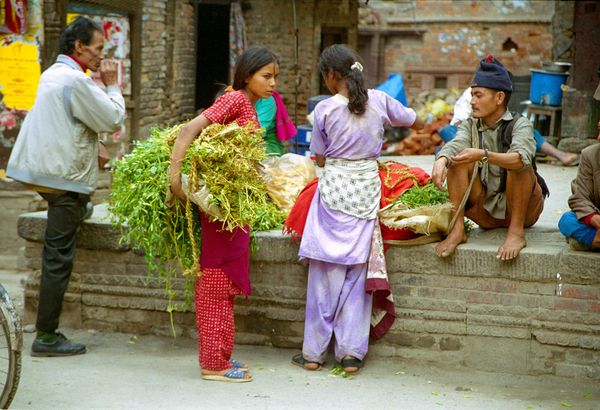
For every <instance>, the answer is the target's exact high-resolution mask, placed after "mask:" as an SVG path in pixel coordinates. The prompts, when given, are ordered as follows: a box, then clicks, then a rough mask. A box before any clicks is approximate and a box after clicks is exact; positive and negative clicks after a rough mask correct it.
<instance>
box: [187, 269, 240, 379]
mask: <svg viewBox="0 0 600 410" xmlns="http://www.w3.org/2000/svg"><path fill="white" fill-rule="evenodd" d="M240 293H241V292H240V289H239V288H238V287H237V286H236V285H235V284H234V283H233V282H232V281H231V280H229V278H228V277H227V274H226V273H225V272H223V271H222V270H221V269H205V270H204V271H203V275H202V276H201V277H199V278H198V279H197V280H196V291H195V294H194V302H195V303H196V325H197V326H198V360H199V362H200V367H201V368H202V369H206V370H225V369H229V368H231V367H233V366H232V365H231V363H230V362H229V359H231V355H232V353H233V338H234V335H235V322H234V314H233V299H234V297H235V295H239V294H240Z"/></svg>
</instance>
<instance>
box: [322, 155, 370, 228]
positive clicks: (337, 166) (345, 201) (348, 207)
mask: <svg viewBox="0 0 600 410" xmlns="http://www.w3.org/2000/svg"><path fill="white" fill-rule="evenodd" d="M319 192H320V194H321V198H322V199H323V201H324V202H325V204H327V206H329V208H331V209H333V210H336V211H340V212H344V213H346V214H348V215H352V216H355V217H357V218H360V219H367V220H370V219H375V218H376V217H377V210H378V209H379V199H380V197H381V181H380V179H379V170H378V166H377V160H374V159H368V160H367V159H365V160H346V159H339V158H327V159H326V161H325V169H324V172H323V175H322V176H321V178H320V179H319Z"/></svg>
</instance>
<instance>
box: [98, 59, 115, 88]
mask: <svg viewBox="0 0 600 410" xmlns="http://www.w3.org/2000/svg"><path fill="white" fill-rule="evenodd" d="M118 68H119V65H118V64H117V62H116V61H115V60H102V62H101V63H100V79H101V80H102V82H103V83H104V85H105V86H107V87H108V86H109V85H117V79H118V75H117V70H118Z"/></svg>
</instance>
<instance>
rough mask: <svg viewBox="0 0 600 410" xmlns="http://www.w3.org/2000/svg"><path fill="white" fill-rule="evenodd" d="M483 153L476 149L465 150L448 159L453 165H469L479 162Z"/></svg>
mask: <svg viewBox="0 0 600 410" xmlns="http://www.w3.org/2000/svg"><path fill="white" fill-rule="evenodd" d="M484 155H485V152H484V151H483V150H482V149H477V148H465V149H463V150H462V151H461V152H460V153H459V154H458V155H455V156H453V157H450V159H451V160H452V162H453V163H454V164H459V165H460V164H471V163H473V162H476V161H481V160H482V159H483V156H484Z"/></svg>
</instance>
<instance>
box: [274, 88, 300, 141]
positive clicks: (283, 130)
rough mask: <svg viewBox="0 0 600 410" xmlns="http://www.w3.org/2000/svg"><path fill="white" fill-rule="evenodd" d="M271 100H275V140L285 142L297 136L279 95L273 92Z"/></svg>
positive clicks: (296, 131)
mask: <svg viewBox="0 0 600 410" xmlns="http://www.w3.org/2000/svg"><path fill="white" fill-rule="evenodd" d="M273 99H274V100H275V107H276V111H275V130H276V131H277V139H278V140H279V141H287V140H289V139H291V138H293V137H295V136H296V134H298V130H297V129H296V127H295V126H294V123H293V122H292V120H291V119H290V116H289V115H288V112H287V109H286V108H285V104H284V103H283V99H282V98H281V94H279V93H278V92H277V91H273Z"/></svg>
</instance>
